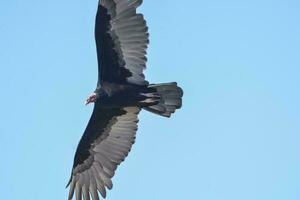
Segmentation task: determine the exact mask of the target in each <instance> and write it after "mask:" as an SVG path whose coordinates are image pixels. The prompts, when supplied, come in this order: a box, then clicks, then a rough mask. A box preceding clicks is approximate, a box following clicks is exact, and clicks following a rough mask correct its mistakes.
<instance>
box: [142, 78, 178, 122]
mask: <svg viewBox="0 0 300 200" xmlns="http://www.w3.org/2000/svg"><path fill="white" fill-rule="evenodd" d="M148 88H149V89H155V91H156V92H157V94H158V95H159V96H160V100H159V103H158V104H156V105H153V106H148V107H145V108H144V109H145V110H147V111H149V112H152V113H155V114H157V115H161V116H164V117H170V116H171V114H172V113H174V112H175V111H176V109H179V108H181V105H182V96H183V90H182V89H181V88H180V87H179V86H177V83H176V82H172V83H161V84H151V85H149V86H148Z"/></svg>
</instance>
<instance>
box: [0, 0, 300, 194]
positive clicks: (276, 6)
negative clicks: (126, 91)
mask: <svg viewBox="0 0 300 200" xmlns="http://www.w3.org/2000/svg"><path fill="white" fill-rule="evenodd" d="M96 9H97V1H96V0H72V1H71V0H63V1H62V0H51V1H50V0H44V1H39V0H27V1H23V0H1V1H0V90H1V98H0V121H1V124H0V157H1V164H0V198H1V199H5V200H16V199H20V200H40V199H43V200H53V199H56V200H60V199H67V194H68V190H67V189H65V186H66V183H67V181H68V179H69V176H70V171H71V167H72V163H73V156H74V153H75V150H76V146H77V144H78V141H79V139H80V137H81V135H82V133H83V130H84V128H85V126H86V124H87V121H88V119H89V117H90V114H91V111H92V106H89V107H85V106H84V105H83V103H84V100H85V99H86V97H87V96H88V95H89V94H90V93H91V92H92V91H93V90H94V89H95V85H96V81H97V80H96V79H97V60H96V51H95V44H94V38H93V31H94V30H93V29H94V17H95V13H96ZM299 10H300V3H299V1H297V0H286V1H278V0H273V1H271V0H251V1H250V0H249V1H245V0H244V1H241V0H228V1H223V0H211V1H201V0H190V1H178V0H163V1H152V0H144V4H143V6H142V7H141V8H140V9H139V11H140V12H142V13H144V15H145V18H146V19H147V21H148V25H149V31H150V47H149V51H148V58H149V62H148V69H147V70H146V72H145V74H146V76H147V79H148V80H149V81H150V82H153V83H159V82H170V81H177V82H178V83H179V85H180V86H182V88H183V89H184V91H185V95H184V103H183V107H182V109H181V110H179V111H177V112H176V114H175V115H173V116H172V118H171V119H165V118H162V117H159V116H155V115H153V114H151V113H147V112H145V111H143V112H142V113H141V114H140V123H139V130H138V135H137V140H136V143H135V145H134V146H133V149H132V151H131V153H130V154H129V157H128V158H127V159H126V162H124V163H123V164H121V166H120V167H119V168H118V170H117V173H116V176H115V177H114V178H113V182H114V188H113V190H112V191H110V192H109V193H108V197H107V199H108V200H120V199H122V200H129V199H130V200H141V199H142V200H169V199H172V200H187V199H189V200H202V199H203V200H299V199H300V90H299V86H300V77H299V76H300V24H299V23H300V12H299Z"/></svg>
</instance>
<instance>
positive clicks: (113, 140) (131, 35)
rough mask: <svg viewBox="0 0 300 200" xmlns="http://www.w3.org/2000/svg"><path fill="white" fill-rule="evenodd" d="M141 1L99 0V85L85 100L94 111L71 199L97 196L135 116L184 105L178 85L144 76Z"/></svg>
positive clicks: (125, 149) (132, 133) (120, 157)
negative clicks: (150, 80) (155, 82)
mask: <svg viewBox="0 0 300 200" xmlns="http://www.w3.org/2000/svg"><path fill="white" fill-rule="evenodd" d="M141 3H142V0H100V1H99V5H98V11H97V16H96V26H95V38H96V45H97V57H98V71H99V74H98V83H97V87H96V89H95V91H94V92H93V93H92V94H91V95H90V96H89V98H88V99H87V101H86V104H89V103H94V104H95V105H94V110H93V114H92V116H91V118H90V120H89V123H88V125H87V127H86V130H85V131H84V134H83V136H82V138H81V140H80V142H79V144H78V147H77V150H76V153H75V158H74V164H73V168H72V174H71V178H70V181H69V183H68V186H70V192H69V198H68V199H69V200H70V199H72V198H73V195H74V193H75V194H76V199H77V200H81V199H82V197H83V198H84V199H85V200H89V199H90V197H92V198H93V200H99V195H98V192H99V193H100V194H101V196H102V197H104V198H105V197H106V189H111V188H112V181H111V179H112V177H113V176H114V174H115V171H116V169H117V166H118V165H119V164H120V163H121V162H122V161H124V159H125V158H126V156H127V155H128V153H129V151H130V150H131V147H132V145H133V143H134V142H135V137H136V131H137V123H138V114H139V112H140V111H141V110H142V109H144V110H147V111H150V112H152V113H155V114H158V115H161V116H164V117H170V116H171V114H172V113H174V112H175V111H176V109H179V108H180V107H181V104H182V100H181V98H182V96H183V91H182V89H181V88H180V87H178V86H177V83H175V82H172V83H162V84H149V83H148V82H147V81H146V80H145V76H144V74H143V71H144V69H145V68H146V61H147V58H146V50H147V46H148V43H149V39H148V38H149V34H148V27H147V25H146V21H145V20H144V18H143V15H142V14H137V13H136V8H137V7H138V6H139V5H141Z"/></svg>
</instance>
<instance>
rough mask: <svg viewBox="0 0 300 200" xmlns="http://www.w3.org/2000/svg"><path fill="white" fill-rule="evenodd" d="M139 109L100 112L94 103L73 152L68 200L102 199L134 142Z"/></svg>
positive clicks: (102, 110) (127, 108)
mask: <svg viewBox="0 0 300 200" xmlns="http://www.w3.org/2000/svg"><path fill="white" fill-rule="evenodd" d="M139 112H140V108H138V107H125V108H120V109H118V108H115V109H103V108H100V107H99V106H97V104H95V108H94V111H93V114H92V117H91V119H90V121H89V123H88V125H87V128H86V130H85V132H84V134H83V136H82V138H81V140H80V142H79V145H78V147H77V150H76V154H75V158H74V164H73V169H72V175H71V179H70V182H69V183H68V185H70V192H69V200H70V199H72V198H73V195H74V193H75V194H76V199H77V200H81V199H82V196H83V197H84V199H85V200H88V199H90V196H92V198H93V199H94V200H98V199H99V196H98V192H100V194H101V195H102V197H104V198H105V196H106V188H108V189H111V188H112V181H111V178H112V177H113V176H114V173H115V170H116V168H117V166H118V165H119V164H120V163H121V162H122V161H123V160H124V159H125V157H126V156H127V155H128V153H129V151H130V150H131V146H132V144H133V143H134V141H135V134H136V130H137V122H138V117H137V115H138V113H139Z"/></svg>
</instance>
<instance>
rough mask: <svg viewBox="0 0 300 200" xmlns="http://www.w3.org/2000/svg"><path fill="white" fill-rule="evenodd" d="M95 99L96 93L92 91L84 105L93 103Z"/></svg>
mask: <svg viewBox="0 0 300 200" xmlns="http://www.w3.org/2000/svg"><path fill="white" fill-rule="evenodd" d="M96 100H97V94H96V93H95V92H93V93H92V94H91V95H90V96H89V97H88V98H87V100H86V101H85V105H88V104H90V103H94V102H95V101H96Z"/></svg>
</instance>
